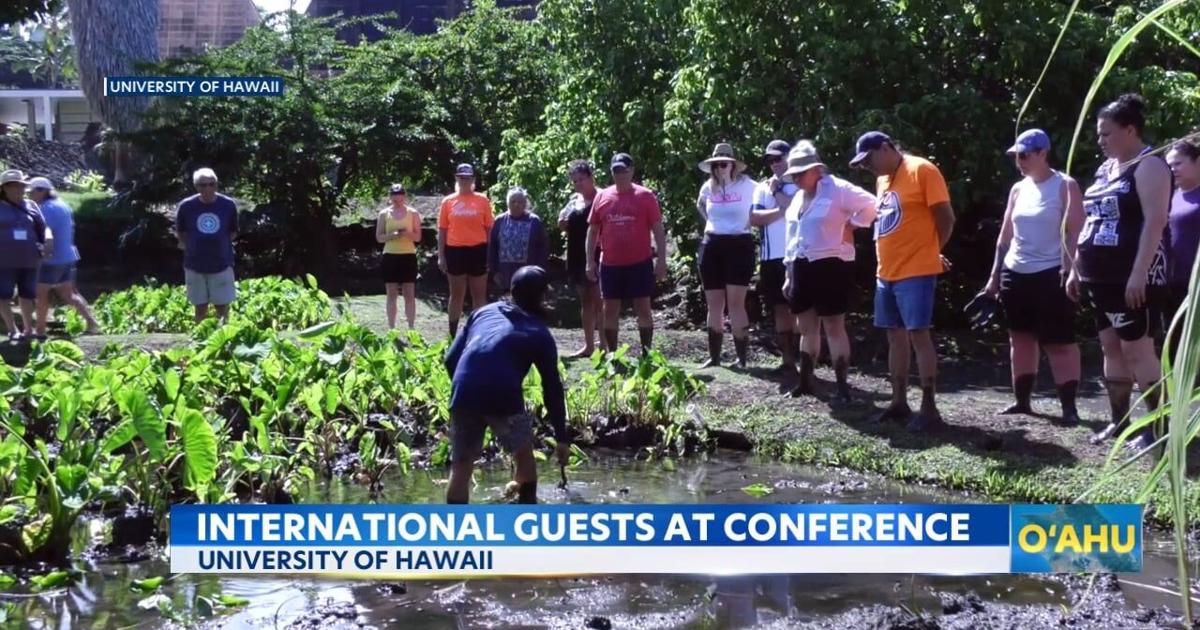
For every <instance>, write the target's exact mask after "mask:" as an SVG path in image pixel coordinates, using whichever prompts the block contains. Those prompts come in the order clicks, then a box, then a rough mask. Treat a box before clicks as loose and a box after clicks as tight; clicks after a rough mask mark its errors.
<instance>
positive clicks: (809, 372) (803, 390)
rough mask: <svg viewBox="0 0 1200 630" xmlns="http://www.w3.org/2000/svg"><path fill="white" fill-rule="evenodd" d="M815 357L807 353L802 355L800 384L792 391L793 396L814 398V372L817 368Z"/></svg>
mask: <svg viewBox="0 0 1200 630" xmlns="http://www.w3.org/2000/svg"><path fill="white" fill-rule="evenodd" d="M815 367H816V366H815V364H814V361H813V357H812V355H811V354H809V353H807V352H801V353H800V382H799V383H797V384H796V387H795V388H793V389H792V396H793V397H799V396H812V395H814V392H813V370H814V368H815Z"/></svg>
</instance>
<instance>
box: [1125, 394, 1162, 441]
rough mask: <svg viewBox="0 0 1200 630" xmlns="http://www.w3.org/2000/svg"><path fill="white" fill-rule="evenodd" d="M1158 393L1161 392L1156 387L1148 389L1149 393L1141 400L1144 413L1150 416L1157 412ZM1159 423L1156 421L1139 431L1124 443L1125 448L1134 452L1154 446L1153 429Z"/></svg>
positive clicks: (1159, 421)
mask: <svg viewBox="0 0 1200 630" xmlns="http://www.w3.org/2000/svg"><path fill="white" fill-rule="evenodd" d="M1160 391H1161V390H1159V388H1158V387H1152V388H1150V392H1149V393H1148V394H1146V396H1145V397H1144V398H1142V400H1143V401H1144V402H1145V403H1146V412H1147V413H1148V414H1152V413H1154V412H1155V411H1157V410H1158V402H1159V401H1158V397H1159V395H1160ZM1161 422H1162V421H1161V420H1156V421H1155V422H1154V423H1153V424H1151V425H1150V426H1148V427H1145V428H1143V429H1141V430H1139V431H1138V432H1137V434H1136V435H1134V436H1133V438H1131V439H1130V440H1129V442H1127V443H1126V446H1128V447H1129V448H1130V449H1131V450H1134V451H1144V450H1146V449H1148V448H1150V446H1151V445H1152V444H1154V431H1155V427H1156V426H1157V425H1159V424H1160V423H1161Z"/></svg>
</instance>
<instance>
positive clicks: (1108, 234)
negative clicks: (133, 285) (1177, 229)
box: [1079, 147, 1167, 286]
mask: <svg viewBox="0 0 1200 630" xmlns="http://www.w3.org/2000/svg"><path fill="white" fill-rule="evenodd" d="M1149 150H1150V147H1146V149H1145V150H1143V151H1142V152H1141V153H1140V154H1138V156H1139V157H1141V156H1142V155H1145V154H1146V153H1147V152H1148V151H1149ZM1147 159H1150V160H1161V159H1162V158H1160V157H1158V156H1153V157H1150V158H1147ZM1113 162H1114V160H1107V161H1105V162H1104V164H1101V165H1100V168H1099V169H1097V170H1096V179H1095V180H1094V181H1093V182H1092V185H1091V186H1088V189H1087V190H1085V191H1084V192H1083V211H1084V213H1085V214H1086V219H1085V220H1084V223H1083V231H1081V232H1080V233H1079V277H1080V279H1082V280H1083V281H1084V282H1101V283H1115V284H1122V285H1123V284H1125V283H1126V282H1128V281H1129V272H1130V271H1132V270H1133V261H1134V260H1135V259H1136V258H1137V251H1138V241H1139V240H1140V239H1141V237H1142V226H1143V225H1144V224H1145V222H1146V214H1145V212H1144V211H1143V209H1142V200H1141V198H1140V197H1138V191H1137V180H1136V179H1135V178H1134V174H1135V173H1136V172H1137V169H1138V167H1140V166H1141V163H1140V162H1139V163H1138V164H1137V165H1135V166H1132V167H1130V168H1127V169H1125V171H1124V172H1122V173H1120V174H1119V175H1117V176H1116V177H1112V178H1110V173H1111V167H1112V165H1113ZM1166 282H1167V266H1166V256H1165V252H1164V250H1163V241H1162V240H1160V241H1159V244H1158V250H1157V251H1155V253H1154V259H1153V260H1152V261H1151V263H1150V270H1149V273H1148V278H1147V283H1148V284H1150V285H1155V286H1161V285H1165V284H1166Z"/></svg>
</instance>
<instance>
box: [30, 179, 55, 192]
mask: <svg viewBox="0 0 1200 630" xmlns="http://www.w3.org/2000/svg"><path fill="white" fill-rule="evenodd" d="M26 183H27V184H28V185H29V187H30V188H33V189H34V190H39V189H40V190H54V183H53V182H51V181H50V180H49V179H47V178H45V177H33V178H31V179H30V180H29V181H28V182H26Z"/></svg>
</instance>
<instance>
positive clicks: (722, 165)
mask: <svg viewBox="0 0 1200 630" xmlns="http://www.w3.org/2000/svg"><path fill="white" fill-rule="evenodd" d="M731 166H733V165H732V164H730V163H729V162H715V163H713V165H712V167H713V168H729V167H731Z"/></svg>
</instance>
